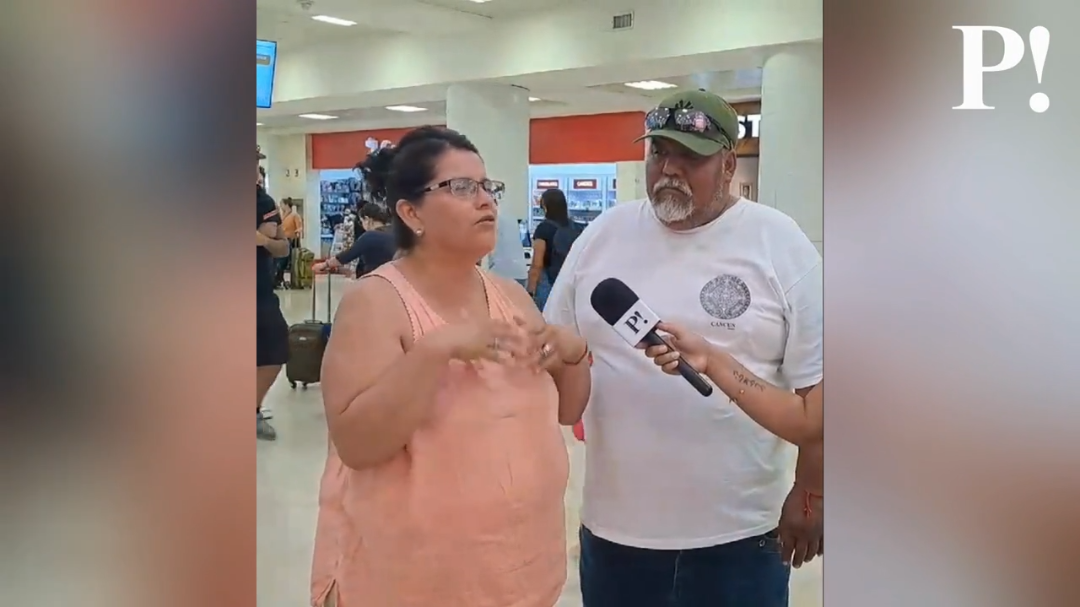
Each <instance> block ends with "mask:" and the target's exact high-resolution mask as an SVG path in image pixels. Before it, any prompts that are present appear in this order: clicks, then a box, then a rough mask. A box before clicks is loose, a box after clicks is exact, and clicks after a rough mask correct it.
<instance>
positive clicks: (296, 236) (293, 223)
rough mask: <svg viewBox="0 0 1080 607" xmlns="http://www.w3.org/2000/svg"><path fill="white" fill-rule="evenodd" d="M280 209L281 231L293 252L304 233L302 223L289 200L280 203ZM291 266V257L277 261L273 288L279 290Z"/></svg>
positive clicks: (298, 246)
mask: <svg viewBox="0 0 1080 607" xmlns="http://www.w3.org/2000/svg"><path fill="white" fill-rule="evenodd" d="M279 208H280V209H281V230H282V233H283V234H284V235H285V239H286V240H288V241H289V246H290V247H292V249H293V250H299V248H300V237H301V236H303V233H304V221H303V219H301V218H300V213H297V212H296V207H295V206H293V203H292V201H291V200H289V199H287V198H286V199H285V200H283V201H281V203H280V204H279ZM291 265H292V255H289V256H287V257H284V258H282V259H280V260H278V271H277V275H276V276H275V277H274V287H275V288H280V287H281V285H282V284H284V282H285V272H287V271H288V270H289V267H290V266H291Z"/></svg>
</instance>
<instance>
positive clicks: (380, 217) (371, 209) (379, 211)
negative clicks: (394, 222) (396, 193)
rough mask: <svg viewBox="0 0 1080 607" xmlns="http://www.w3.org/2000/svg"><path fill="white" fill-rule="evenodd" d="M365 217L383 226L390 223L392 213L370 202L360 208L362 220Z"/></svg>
mask: <svg viewBox="0 0 1080 607" xmlns="http://www.w3.org/2000/svg"><path fill="white" fill-rule="evenodd" d="M364 217H367V218H368V219H370V220H372V221H377V222H379V223H383V224H386V223H390V211H388V210H386V207H384V206H383V205H381V204H379V203H377V202H369V203H367V204H365V205H364V206H362V207H360V218H361V219H363V218H364Z"/></svg>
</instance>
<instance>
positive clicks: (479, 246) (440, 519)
mask: <svg viewBox="0 0 1080 607" xmlns="http://www.w3.org/2000/svg"><path fill="white" fill-rule="evenodd" d="M367 166H368V168H369V169H370V175H371V178H370V179H369V183H370V184H371V186H372V189H373V191H381V192H382V193H384V194H385V195H384V196H383V197H382V198H383V199H385V200H387V201H391V204H390V208H391V209H392V212H393V214H394V215H393V219H392V222H393V231H394V236H395V239H396V241H397V244H398V245H399V246H400V248H401V249H402V250H403V251H404V255H403V256H402V257H401V258H400V259H398V260H397V261H394V262H392V263H388V264H384V265H382V266H380V267H379V268H377V269H376V270H375V271H374V272H372V273H370V274H368V275H367V276H365V277H364V278H362V279H360V280H359V281H358V284H357V285H356V286H355V287H354V288H352V289H349V290H348V291H346V293H345V295H344V296H343V297H342V299H341V305H340V307H339V308H338V311H337V315H336V316H335V318H334V331H333V333H331V335H330V341H329V343H328V344H327V347H326V354H325V358H324V362H323V368H322V394H323V405H324V407H325V409H326V420H327V424H328V426H329V433H330V449H329V451H328V456H327V463H326V467H325V469H324V473H323V477H322V482H321V485H320V491H319V500H318V501H319V516H318V522H317V527H316V536H315V551H314V561H313V566H312V597H311V604H312V605H313V606H315V607H329V606H336V607H360V606H362V605H372V606H378V607H384V606H385V607H390V606H393V607H433V606H438V607H510V606H514V607H553V606H554V605H555V604H556V602H558V600H559V595H560V594H561V593H562V588H563V585H564V583H565V581H566V560H567V553H566V527H565V525H566V522H565V513H564V506H563V504H564V496H565V492H566V485H567V478H568V474H569V462H568V457H567V451H566V446H565V443H564V442H563V436H562V431H561V429H560V427H559V425H560V424H563V425H570V424H573V423H574V422H575V421H577V419H578V418H580V416H581V413H582V411H583V410H584V408H585V405H586V403H587V402H588V399H589V390H590V375H589V365H588V346H587V344H586V343H585V341H584V340H582V339H581V338H580V337H578V336H577V335H575V334H574V333H573V332H572V331H570V330H568V329H566V328H564V327H558V326H555V325H546V324H544V322H543V319H542V317H541V316H540V313H539V311H537V309H536V306H534V305H533V302H532V300H531V299H530V298H529V295H528V294H527V293H526V292H525V289H523V288H522V287H521V285H519V284H517V283H515V282H513V281H510V280H506V279H504V278H502V277H499V276H495V275H493V274H490V273H488V272H487V271H486V270H483V269H480V268H477V267H476V263H477V261H479V260H480V259H482V258H483V257H484V256H485V255H487V254H489V253H490V252H491V251H492V249H493V248H494V247H495V240H496V225H497V214H498V209H497V207H496V205H495V198H496V197H497V196H498V195H499V194H500V193H501V192H502V190H503V188H504V186H503V184H502V183H500V182H497V181H493V180H491V179H489V178H488V176H487V170H486V169H485V167H484V161H483V160H482V159H481V158H480V154H479V152H478V151H477V149H476V146H474V145H473V144H472V142H470V141H469V140H468V139H467V138H466V137H465V136H464V135H462V134H460V133H458V132H456V131H452V130H449V129H445V128H441V127H422V128H419V129H415V130H413V131H410V132H409V133H407V134H406V135H405V136H404V137H403V138H402V139H401V142H400V144H399V145H398V146H397V147H396V148H384V149H381V150H378V151H377V152H376V153H374V154H372V155H371V156H370V157H369V158H368V160H367ZM388 521H392V523H391V524H388Z"/></svg>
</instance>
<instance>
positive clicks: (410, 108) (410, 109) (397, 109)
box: [386, 105, 427, 112]
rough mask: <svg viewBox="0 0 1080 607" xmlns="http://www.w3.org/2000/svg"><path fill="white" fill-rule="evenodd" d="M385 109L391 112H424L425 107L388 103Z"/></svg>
mask: <svg viewBox="0 0 1080 607" xmlns="http://www.w3.org/2000/svg"><path fill="white" fill-rule="evenodd" d="M386 109H388V110H390V111H391V112H426V111H427V108H426V107H416V106H415V105H388V106H386Z"/></svg>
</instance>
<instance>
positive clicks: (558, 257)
mask: <svg viewBox="0 0 1080 607" xmlns="http://www.w3.org/2000/svg"><path fill="white" fill-rule="evenodd" d="M540 208H542V209H543V210H544V220H543V221H541V222H540V225H538V226H536V231H535V232H534V233H533V254H532V267H530V268H529V281H528V285H527V287H526V288H527V290H528V291H529V294H531V295H532V296H533V299H534V300H535V301H536V306H537V307H538V308H540V309H541V310H543V309H544V306H545V305H546V302H547V298H548V293H549V292H550V291H551V285H553V284H555V279H556V278H558V277H559V271H560V270H561V269H562V266H563V262H564V261H566V256H567V255H569V254H570V247H571V246H572V245H573V244H574V241H575V240H577V237H578V236H580V235H581V232H582V229H583V227H582V226H581V225H579V224H577V223H574V222H573V221H571V220H570V213H569V211H568V210H567V205H566V194H565V193H563V191H562V190H560V189H557V188H552V189H550V190H545V191H544V193H543V194H541V195H540Z"/></svg>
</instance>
